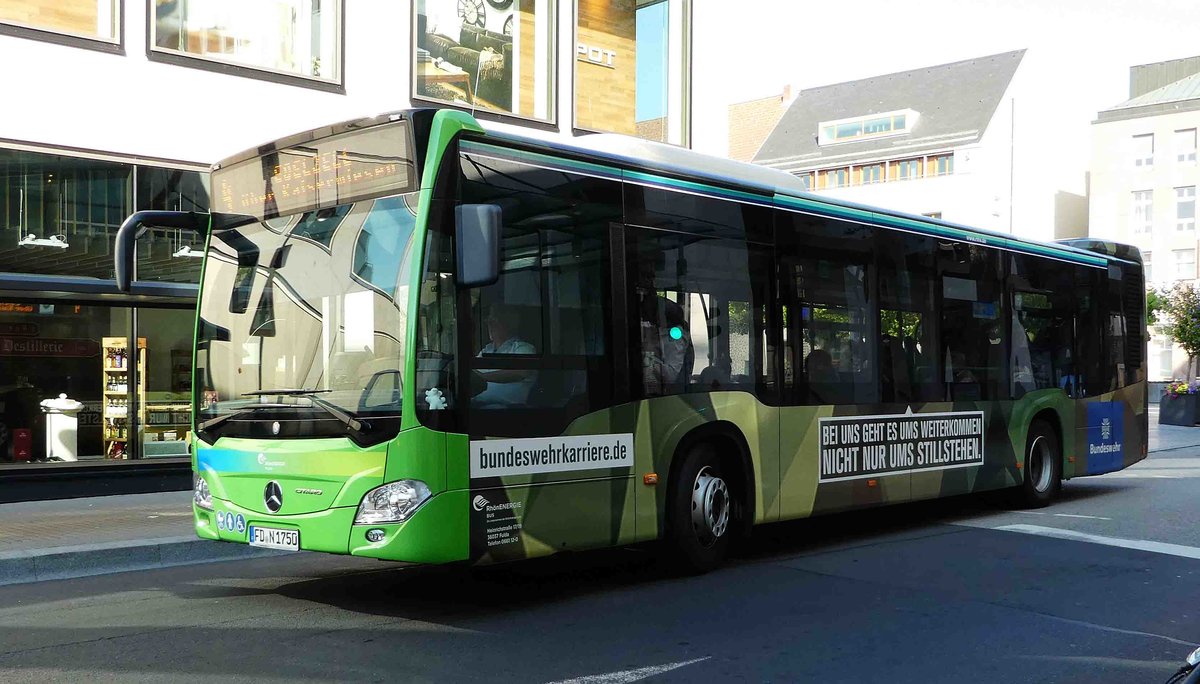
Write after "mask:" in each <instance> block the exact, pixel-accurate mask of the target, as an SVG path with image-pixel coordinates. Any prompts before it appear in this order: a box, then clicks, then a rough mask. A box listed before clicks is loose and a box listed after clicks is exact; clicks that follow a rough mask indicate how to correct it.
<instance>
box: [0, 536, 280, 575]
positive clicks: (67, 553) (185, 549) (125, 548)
mask: <svg viewBox="0 0 1200 684" xmlns="http://www.w3.org/2000/svg"><path fill="white" fill-rule="evenodd" d="M289 553H293V552H291V551H274V550H271V549H260V548H254V547H251V546H245V545H243V544H230V543H221V542H214V541H210V540H207V539H197V538H196V537H164V538H161V539H142V540H138V541H128V542H113V543H108V544H84V545H81V546H59V547H54V548H48V549H32V550H27V551H5V552H0V586H3V585H6V584H26V583H29V582H44V581H47V580H60V579H73V578H76V577H90V576H92V575H108V574H112V573H117V572H129V571H131V570H152V569H155V568H169V567H174V566H179V565H193V564H198V563H212V562H215V561H225V560H240V559H246V558H256V557H260V556H275V555H287V554H289Z"/></svg>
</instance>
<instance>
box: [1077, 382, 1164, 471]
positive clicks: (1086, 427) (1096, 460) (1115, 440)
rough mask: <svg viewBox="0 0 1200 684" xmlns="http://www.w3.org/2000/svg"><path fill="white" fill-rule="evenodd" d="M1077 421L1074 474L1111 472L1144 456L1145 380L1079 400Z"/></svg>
mask: <svg viewBox="0 0 1200 684" xmlns="http://www.w3.org/2000/svg"><path fill="white" fill-rule="evenodd" d="M1076 420H1077V422H1076V426H1077V427H1076V430H1075V435H1076V436H1075V441H1076V444H1077V445H1078V446H1077V448H1076V452H1075V463H1074V464H1073V465H1074V475H1075V476H1076V477H1078V476H1081V475H1100V474H1102V473H1110V472H1113V471H1115V470H1121V469H1122V468H1128V467H1129V466H1131V465H1133V464H1134V463H1137V462H1138V461H1140V460H1142V459H1144V458H1146V455H1147V449H1146V446H1147V434H1146V428H1147V414H1146V383H1145V382H1137V383H1133V384H1131V385H1128V386H1126V387H1123V388H1121V389H1119V390H1116V391H1114V392H1107V393H1105V394H1102V395H1100V396H1098V397H1089V398H1088V399H1087V400H1085V401H1080V402H1078V404H1077V411H1076Z"/></svg>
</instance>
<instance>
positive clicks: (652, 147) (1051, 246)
mask: <svg viewBox="0 0 1200 684" xmlns="http://www.w3.org/2000/svg"><path fill="white" fill-rule="evenodd" d="M482 125H483V128H484V130H485V131H487V133H488V137H491V138H494V139H497V140H505V141H509V142H514V143H518V144H522V145H525V146H534V147H545V148H549V149H552V150H554V151H557V152H560V153H566V154H570V155H573V156H577V157H584V158H588V159H591V160H595V161H600V162H608V163H609V164H612V165H615V166H618V167H622V168H630V169H637V170H642V171H649V172H652V173H653V172H660V173H666V174H670V175H672V176H678V177H682V178H686V179H689V180H694V181H699V182H701V183H708V184H712V185H713V186H714V187H713V189H714V190H718V194H720V193H719V190H720V189H722V188H735V189H738V190H743V191H749V192H751V193H755V194H758V195H762V196H763V200H764V201H763V202H762V203H763V204H771V205H773V206H777V207H782V208H785V209H795V210H801V211H803V210H806V209H807V210H816V211H821V212H825V213H830V214H833V215H835V216H840V217H843V218H849V219H856V218H857V219H862V220H868V221H870V222H873V223H882V224H884V225H889V226H892V227H897V228H901V229H909V230H915V231H918V232H922V233H926V234H930V235H932V236H934V237H945V238H951V239H966V240H968V241H974V242H983V243H985V244H990V245H992V246H995V247H1000V248H1003V249H1009V250H1016V251H1021V252H1028V253H1033V254H1037V255H1040V256H1047V257H1051V258H1058V259H1064V260H1067V261H1072V262H1077V263H1085V264H1089V265H1093V266H1100V265H1104V264H1106V263H1107V262H1108V261H1109V260H1111V259H1121V258H1123V259H1124V260H1128V261H1140V259H1138V258H1132V257H1131V254H1130V249H1129V248H1127V249H1118V250H1116V251H1115V253H1114V250H1103V251H1102V250H1099V249H1080V248H1079V247H1075V246H1072V245H1070V244H1063V243H1048V242H1041V241H1038V240H1030V239H1027V238H1022V237H1017V236H1014V235H1008V234H1005V233H999V232H995V231H991V230H985V229H981V228H976V227H972V226H965V225H962V224H957V223H952V222H950V221H943V220H941V219H934V218H930V217H928V216H918V215H914V214H908V213H905V212H902V211H895V210H891V209H885V208H881V207H874V206H869V205H863V204H858V203H855V202H848V201H845V200H839V199H833V198H830V197H827V196H823V195H816V194H813V193H811V192H808V191H806V190H805V189H804V186H803V184H802V183H801V182H800V179H799V178H798V177H796V176H794V175H792V174H790V173H787V172H785V171H779V170H777V169H772V168H768V167H764V166H759V165H757V164H750V163H746V162H740V161H734V160H731V159H723V158H720V157H713V156H710V155H706V154H702V153H700V152H695V151H693V150H689V149H686V148H682V147H677V146H675V145H667V144H664V143H658V142H653V141H649V140H642V139H640V138H634V137H631V136H626V135H619V134H613V133H598V134H594V135H588V136H583V137H579V138H576V139H574V140H572V141H570V142H564V141H562V139H561V138H550V137H546V138H542V137H535V136H531V135H529V134H528V133H527V132H526V131H524V130H521V131H520V132H515V131H514V130H513V128H514V127H511V126H502V125H498V124H493V123H490V122H483V123H482ZM735 199H737V198H735ZM741 199H745V198H741ZM1076 244H1087V245H1088V246H1089V247H1091V246H1093V243H1092V242H1087V243H1079V242H1077V241H1076ZM1096 244H1099V243H1096ZM1120 247H1125V246H1120ZM1134 252H1136V250H1134Z"/></svg>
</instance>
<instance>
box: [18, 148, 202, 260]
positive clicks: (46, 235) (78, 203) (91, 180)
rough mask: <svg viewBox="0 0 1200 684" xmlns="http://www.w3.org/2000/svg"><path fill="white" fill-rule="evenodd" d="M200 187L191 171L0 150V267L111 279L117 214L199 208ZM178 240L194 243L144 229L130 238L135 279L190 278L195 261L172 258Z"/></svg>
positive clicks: (191, 239)
mask: <svg viewBox="0 0 1200 684" xmlns="http://www.w3.org/2000/svg"><path fill="white" fill-rule="evenodd" d="M135 180H136V182H135ZM135 185H136V188H137V190H136V195H137V196H136V197H134V188H135ZM206 186H207V174H202V173H200V172H197V171H187V170H178V169H163V168H155V167H146V166H137V167H135V166H133V165H131V164H122V163H119V162H111V161H98V160H93V159H80V158H76V157H67V156H63V155H55V154H41V153H37V152H29V151H23V150H9V149H0V272H7V273H32V274H39V275H50V276H82V277H87V278H98V279H101V280H108V279H111V278H112V277H113V272H112V271H113V259H112V245H113V240H114V238H115V235H116V230H117V228H118V227H119V226H120V225H121V222H122V221H124V220H125V217H127V216H129V214H131V213H133V211H135V210H136V209H181V210H184V211H188V210H196V211H207V209H208V191H207V187H206ZM184 245H190V246H191V247H192V249H199V248H200V247H201V246H202V245H201V244H200V243H199V239H198V238H196V237H195V236H192V235H184V234H182V233H181V232H180V231H175V230H171V231H163V230H153V231H150V234H148V235H146V236H144V237H142V238H141V239H140V240H139V241H138V257H139V258H138V268H139V273H138V278H139V279H140V280H165V281H173V282H190V283H195V282H198V281H199V276H200V273H199V268H198V262H199V259H187V258H181V257H175V256H173V255H174V254H175V253H177V252H178V251H179V250H180V249H181V248H182V246H184Z"/></svg>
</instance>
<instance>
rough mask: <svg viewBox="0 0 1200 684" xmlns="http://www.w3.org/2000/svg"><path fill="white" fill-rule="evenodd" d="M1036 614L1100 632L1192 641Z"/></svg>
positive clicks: (1182, 643) (1175, 640)
mask: <svg viewBox="0 0 1200 684" xmlns="http://www.w3.org/2000/svg"><path fill="white" fill-rule="evenodd" d="M1038 615H1041V616H1042V617H1044V618H1047V619H1050V620H1056V621H1058V622H1065V623H1067V624H1069V625H1078V626H1080V627H1088V628H1090V629H1098V630H1100V631H1102V632H1115V633H1117V634H1128V635H1130V636H1143V637H1152V638H1154V639H1162V640H1164V641H1170V642H1171V643H1175V644H1179V645H1181V646H1188V647H1191V646H1192V642H1190V641H1182V640H1180V639H1176V638H1175V637H1169V636H1167V635H1165V634H1154V633H1153V632H1139V631H1137V630H1136V629H1121V628H1120V627H1109V626H1108V625H1098V624H1096V623H1094V622H1087V621H1084V620H1072V619H1071V618H1065V617H1059V616H1057V615H1047V614H1045V613H1038Z"/></svg>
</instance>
